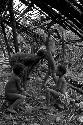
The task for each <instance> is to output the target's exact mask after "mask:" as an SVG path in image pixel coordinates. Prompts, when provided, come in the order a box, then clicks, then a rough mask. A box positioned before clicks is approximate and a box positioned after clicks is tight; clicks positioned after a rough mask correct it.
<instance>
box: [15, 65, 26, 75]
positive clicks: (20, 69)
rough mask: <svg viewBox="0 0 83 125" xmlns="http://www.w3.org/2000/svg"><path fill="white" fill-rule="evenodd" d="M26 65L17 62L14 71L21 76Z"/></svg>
mask: <svg viewBox="0 0 83 125" xmlns="http://www.w3.org/2000/svg"><path fill="white" fill-rule="evenodd" d="M23 71H24V65H23V64H21V63H16V64H15V65H14V67H13V72H14V74H15V75H17V76H19V77H21V76H22V75H23Z"/></svg>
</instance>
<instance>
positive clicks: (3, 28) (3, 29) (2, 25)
mask: <svg viewBox="0 0 83 125" xmlns="http://www.w3.org/2000/svg"><path fill="white" fill-rule="evenodd" d="M1 27H2V31H3V34H4V40H5V43H6V47H7V51H8V55H9V59H10V58H11V55H10V46H9V43H8V40H7V38H6V33H5V27H4V24H3V23H2V22H1Z"/></svg>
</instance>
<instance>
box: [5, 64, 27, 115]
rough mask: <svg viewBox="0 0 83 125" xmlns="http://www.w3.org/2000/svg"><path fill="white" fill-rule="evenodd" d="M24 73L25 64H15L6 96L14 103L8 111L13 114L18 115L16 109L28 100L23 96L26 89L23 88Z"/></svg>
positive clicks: (7, 85)
mask: <svg viewBox="0 0 83 125" xmlns="http://www.w3.org/2000/svg"><path fill="white" fill-rule="evenodd" d="M23 71H24V65H23V64H21V63H17V64H15V65H14V67H13V72H12V74H11V78H10V79H9V81H8V82H7V84H6V87H5V96H6V98H7V100H9V101H10V102H11V101H12V102H13V103H12V104H11V105H10V107H9V108H8V109H7V110H8V111H9V112H11V113H16V111H15V109H16V108H17V106H18V105H19V104H21V103H22V102H23V101H24V100H25V98H26V96H24V95H22V92H23V91H24V89H23V88H22V87H21V78H22V76H23Z"/></svg>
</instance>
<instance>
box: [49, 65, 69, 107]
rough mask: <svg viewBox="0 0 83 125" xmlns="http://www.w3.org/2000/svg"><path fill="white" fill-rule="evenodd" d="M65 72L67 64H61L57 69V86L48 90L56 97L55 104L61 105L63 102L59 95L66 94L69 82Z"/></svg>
mask: <svg viewBox="0 0 83 125" xmlns="http://www.w3.org/2000/svg"><path fill="white" fill-rule="evenodd" d="M64 74H66V68H65V66H62V65H59V66H58V67H57V70H56V76H57V79H56V86H55V87H54V89H50V88H48V89H47V91H48V93H50V95H52V97H53V98H54V99H55V102H56V103H55V105H59V104H60V103H61V101H60V98H59V96H60V95H62V94H63V95H65V93H66V90H67V83H66V80H65V78H64Z"/></svg>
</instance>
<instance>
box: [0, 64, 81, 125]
mask: <svg viewBox="0 0 83 125" xmlns="http://www.w3.org/2000/svg"><path fill="white" fill-rule="evenodd" d="M6 65H7V66H8V64H6ZM6 65H4V66H3V67H4V68H3V67H2V66H1V67H0V68H1V72H0V73H1V74H0V125H75V124H76V125H81V124H82V123H81V122H83V121H82V106H83V104H80V103H79V102H82V99H83V97H82V95H80V94H78V93H77V92H76V91H73V90H72V89H71V88H68V91H67V92H68V93H67V95H66V98H63V97H61V100H62V102H63V103H64V104H65V105H66V106H65V108H64V110H62V111H59V110H58V109H56V108H55V107H53V106H46V99H45V94H44V93H43V92H42V90H41V85H42V79H41V78H40V77H39V76H37V75H36V74H33V75H31V79H30V81H28V82H27V93H28V94H29V95H30V96H27V98H26V101H25V103H24V104H22V106H23V107H24V108H25V110H24V111H22V110H20V109H17V114H11V113H8V112H7V111H6V109H7V106H8V102H5V99H4V88H5V84H6V82H7V80H8V76H10V70H9V68H7V66H6ZM43 75H44V74H43ZM51 82H52V80H50V84H51ZM75 100H76V101H75ZM79 104H80V105H79ZM78 105H79V106H78Z"/></svg>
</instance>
